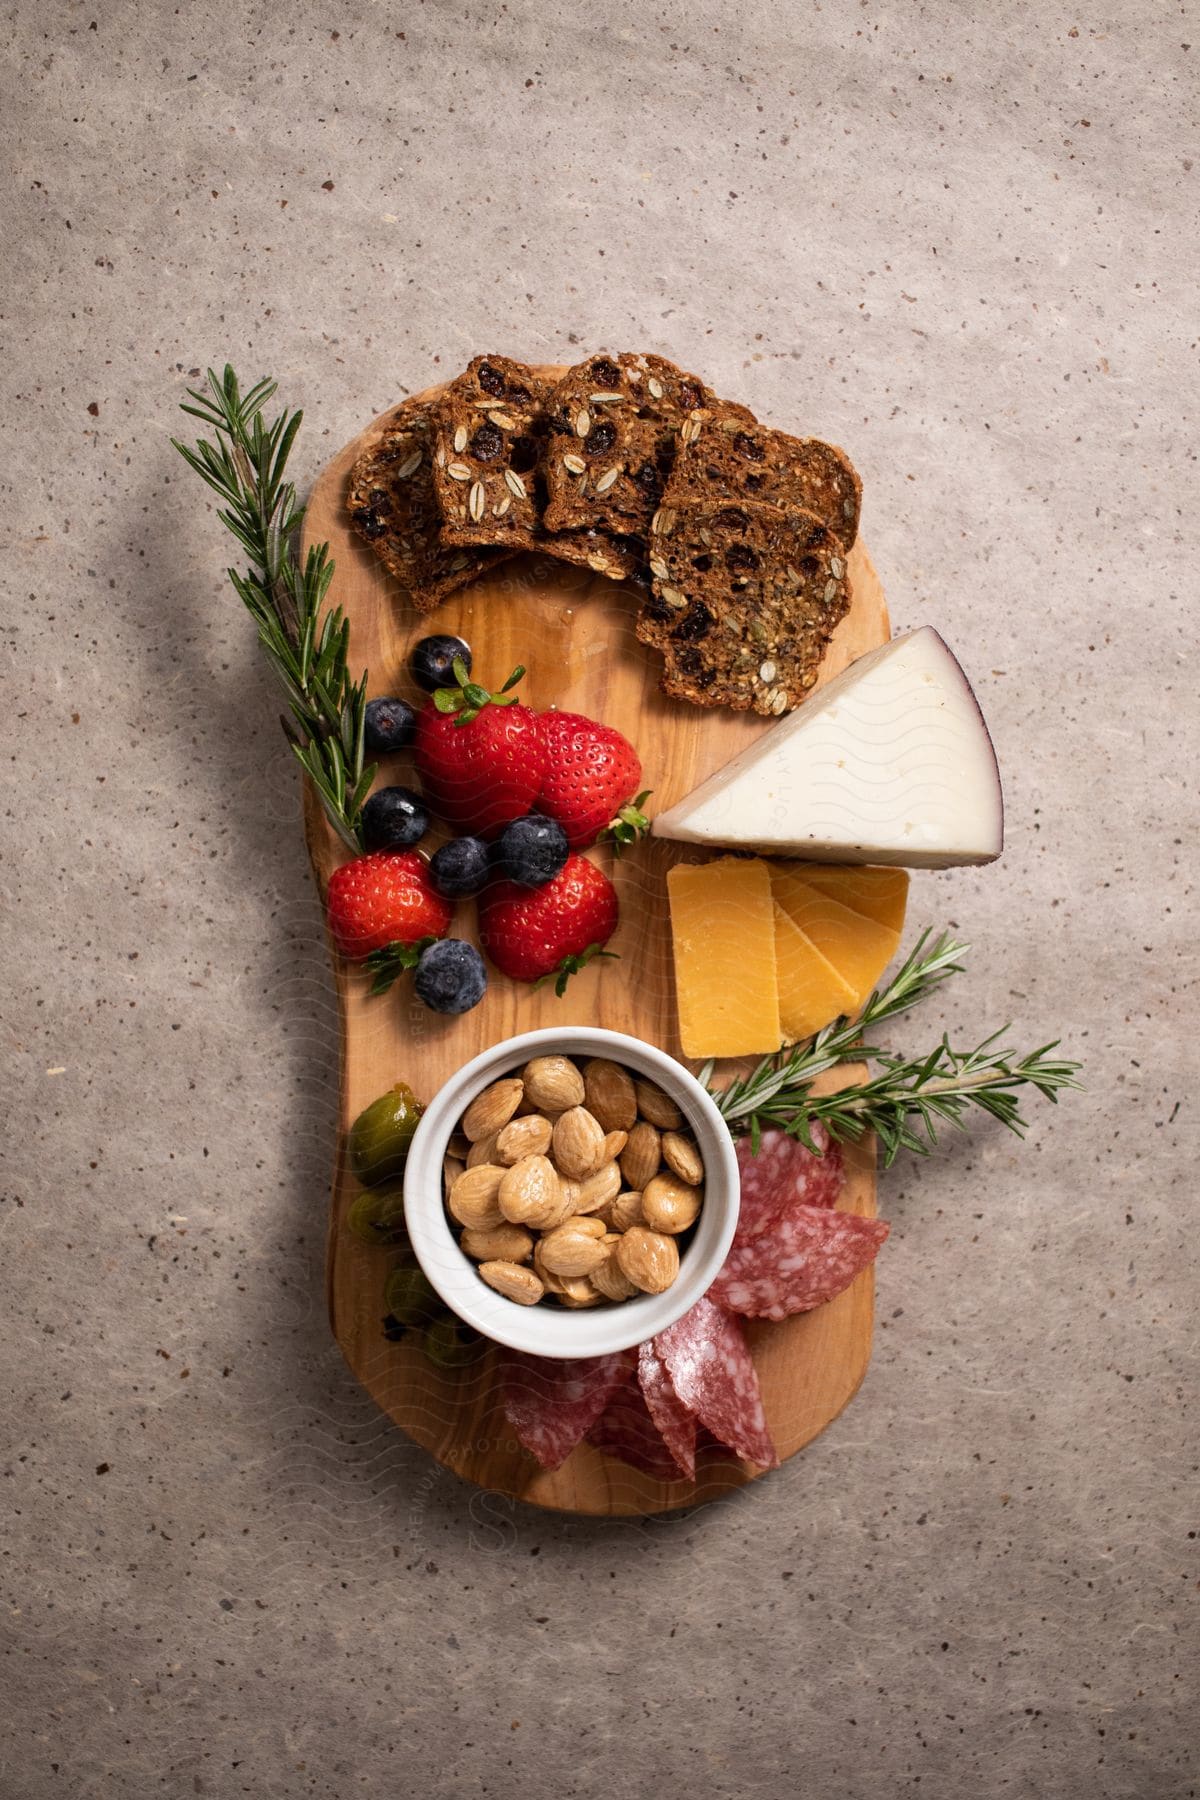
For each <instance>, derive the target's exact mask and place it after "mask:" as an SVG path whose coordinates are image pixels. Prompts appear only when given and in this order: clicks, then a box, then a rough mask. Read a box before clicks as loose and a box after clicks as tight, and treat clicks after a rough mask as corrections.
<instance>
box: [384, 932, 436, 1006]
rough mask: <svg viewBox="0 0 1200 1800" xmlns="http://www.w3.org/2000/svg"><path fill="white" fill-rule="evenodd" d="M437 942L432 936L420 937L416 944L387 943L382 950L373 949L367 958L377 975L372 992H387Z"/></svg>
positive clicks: (414, 966)
mask: <svg viewBox="0 0 1200 1800" xmlns="http://www.w3.org/2000/svg"><path fill="white" fill-rule="evenodd" d="M436 943H437V939H436V938H435V937H433V936H430V937H423V938H418V940H417V942H416V943H415V944H385V945H384V947H383V949H382V950H372V952H371V954H370V956H368V958H367V967H368V969H370V970H371V971H372V973H373V974H374V977H375V979H374V981H372V983H371V987H370V992H371V993H372V994H386V993H387V991H388V989H389V988H390V987H391V985H392V983H393V982H394V981H396V980H398V979H399V977H400V976H401V975H403V974H404V973H405V971H406V970H407V969H415V968H416V966H417V964H418V963H419V962H420V960H421V958H422V956H423V955H424V953H425V951H426V950H428V948H429V946H430V944H436Z"/></svg>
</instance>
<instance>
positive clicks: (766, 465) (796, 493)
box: [665, 409, 862, 550]
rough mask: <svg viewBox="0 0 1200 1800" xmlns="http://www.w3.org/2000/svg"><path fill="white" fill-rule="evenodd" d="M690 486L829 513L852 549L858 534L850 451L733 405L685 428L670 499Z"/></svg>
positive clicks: (857, 490)
mask: <svg viewBox="0 0 1200 1800" xmlns="http://www.w3.org/2000/svg"><path fill="white" fill-rule="evenodd" d="M688 493H693V494H704V495H705V496H707V497H708V498H710V499H715V498H717V497H718V496H719V497H721V498H724V499H727V500H756V501H766V502H767V503H768V504H770V505H772V506H782V507H784V508H785V509H792V508H795V507H800V508H801V509H802V510H803V511H805V512H810V513H816V515H817V517H818V518H819V519H822V520H824V522H825V524H826V525H827V526H828V527H829V529H830V531H832V532H833V533H834V534H835V536H837V537H840V538H841V540H842V542H843V544H844V545H845V546H846V548H847V550H848V549H849V548H850V546H851V544H852V543H853V542H854V540H855V538H856V537H857V535H858V520H859V515H860V513H861V511H862V482H861V481H860V480H859V478H858V473H857V471H856V470H855V468H854V465H853V464H852V463H851V461H850V458H849V457H848V456H847V455H846V452H845V451H844V450H839V449H838V448H837V446H836V444H826V443H823V442H822V441H821V439H820V438H797V437H789V435H788V434H787V432H786V431H773V430H771V428H770V427H769V426H766V425H759V424H752V423H748V422H746V421H744V420H742V419H738V418H735V417H733V416H732V415H731V414H730V413H729V411H728V410H727V409H726V410H724V411H716V412H713V411H701V412H697V413H694V414H693V415H692V417H691V419H690V420H689V421H688V424H687V427H686V428H685V429H684V430H683V431H682V432H681V434H680V443H679V450H678V454H677V455H676V458H675V466H674V468H673V470H672V471H671V479H670V482H669V483H668V485H667V491H666V495H665V502H666V504H667V505H668V506H670V505H671V504H672V503H673V502H674V501H676V500H679V499H682V498H683V497H684V496H685V495H686V494H688Z"/></svg>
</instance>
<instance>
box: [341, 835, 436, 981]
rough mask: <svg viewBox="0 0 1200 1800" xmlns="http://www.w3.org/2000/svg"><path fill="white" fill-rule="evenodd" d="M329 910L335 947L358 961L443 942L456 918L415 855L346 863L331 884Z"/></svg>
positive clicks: (397, 853)
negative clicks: (391, 949)
mask: <svg viewBox="0 0 1200 1800" xmlns="http://www.w3.org/2000/svg"><path fill="white" fill-rule="evenodd" d="M326 908H327V917H328V920H329V930H330V932H331V934H332V937H333V941H334V943H335V944H336V945H337V947H338V949H339V950H340V951H341V953H342V955H343V956H349V957H352V958H354V959H355V960H357V961H361V960H362V958H364V957H367V956H370V954H371V952H372V951H373V950H382V949H384V948H385V947H386V946H387V945H388V944H415V943H418V942H419V941H420V939H421V938H427V937H441V936H442V935H443V933H445V932H446V931H448V930H449V928H450V919H451V912H452V909H451V908H450V907H449V906H448V905H447V904H446V902H445V900H443V899H442V896H441V895H440V894H439V893H437V892H436V890H435V889H434V887H433V885H432V883H431V882H430V879H429V871H428V869H427V867H426V865H425V861H424V858H422V857H420V856H418V855H417V853H416V851H415V850H376V851H373V852H372V854H371V855H370V856H356V857H355V858H354V860H353V862H348V863H343V864H342V866H341V868H340V869H335V870H334V872H333V874H332V875H331V876H330V878H329V893H328V896H327V899H326Z"/></svg>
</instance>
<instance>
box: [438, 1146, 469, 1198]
mask: <svg viewBox="0 0 1200 1800" xmlns="http://www.w3.org/2000/svg"><path fill="white" fill-rule="evenodd" d="M465 1167H466V1165H465V1163H461V1162H459V1160H458V1158H457V1156H443V1158H442V1196H443V1198H444V1199H447V1200H448V1199H449V1198H450V1189H451V1188H452V1187H453V1186H454V1184H455V1182H456V1181H457V1180H458V1178H459V1176H460V1175H461V1174H462V1172H463V1169H464V1168H465Z"/></svg>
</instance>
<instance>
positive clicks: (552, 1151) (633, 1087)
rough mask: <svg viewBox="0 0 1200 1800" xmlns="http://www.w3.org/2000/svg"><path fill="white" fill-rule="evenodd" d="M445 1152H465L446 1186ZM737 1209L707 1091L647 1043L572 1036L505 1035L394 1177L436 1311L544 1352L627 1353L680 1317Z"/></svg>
mask: <svg viewBox="0 0 1200 1800" xmlns="http://www.w3.org/2000/svg"><path fill="white" fill-rule="evenodd" d="M593 1108H595V1110H593ZM667 1138H670V1140H671V1141H670V1143H669V1144H668V1145H667V1149H666V1151H664V1141H665V1140H666V1139H667ZM452 1142H453V1144H454V1145H455V1146H456V1147H458V1148H461V1146H462V1144H463V1143H464V1142H467V1143H469V1144H470V1145H471V1151H472V1153H473V1154H472V1155H471V1156H470V1159H469V1160H470V1162H471V1166H470V1167H469V1168H464V1169H463V1170H462V1171H461V1172H459V1173H458V1174H457V1175H456V1176H455V1178H454V1180H453V1181H452V1182H451V1183H450V1184H449V1187H448V1191H447V1184H446V1182H445V1181H444V1179H443V1166H444V1163H445V1159H446V1155H447V1151H448V1147H449V1146H450V1145H451V1143H452ZM631 1175H636V1176H637V1177H638V1179H639V1181H640V1183H641V1186H639V1187H634V1186H633V1184H632V1182H631V1180H630V1176H631ZM647 1193H648V1194H649V1207H647V1204H646V1195H647ZM737 1209H738V1170H737V1160H736V1157H735V1156H734V1150H733V1140H732V1138H731V1137H730V1134H729V1131H728V1128H727V1127H726V1125H725V1123H724V1121H723V1120H722V1118H721V1116H720V1114H719V1112H718V1111H717V1108H716V1106H715V1104H714V1102H713V1100H712V1098H711V1096H710V1095H709V1094H708V1093H707V1091H706V1090H705V1089H704V1088H703V1087H702V1086H701V1085H700V1083H699V1082H697V1081H696V1079H695V1077H694V1076H693V1075H691V1074H690V1073H689V1072H688V1070H687V1069H685V1068H684V1067H683V1066H682V1065H681V1064H679V1063H677V1062H675V1061H674V1059H673V1058H672V1057H669V1056H667V1055H665V1054H664V1053H663V1052H662V1051H660V1050H657V1049H655V1048H654V1047H653V1046H652V1045H649V1044H646V1043H643V1042H641V1041H640V1040H639V1039H637V1038H632V1037H626V1036H624V1035H623V1034H621V1033H618V1032H610V1031H603V1030H600V1029H591V1028H584V1027H577V1028H570V1027H568V1028H566V1029H558V1028H552V1029H549V1030H545V1031H537V1032H529V1033H526V1034H525V1035H524V1036H522V1037H517V1038H511V1039H509V1040H508V1041H507V1042H505V1043H502V1044H498V1045H496V1046H495V1047H494V1048H492V1049H490V1050H488V1051H485V1052H484V1053H483V1054H482V1055H481V1056H478V1057H476V1058H475V1060H474V1061H473V1062H471V1063H469V1064H468V1065H467V1066H466V1067H465V1068H464V1069H462V1070H460V1071H459V1073H458V1075H457V1076H455V1077H454V1078H453V1079H452V1080H451V1081H450V1082H448V1083H447V1084H446V1086H445V1087H444V1088H443V1089H442V1090H441V1092H440V1093H439V1094H437V1095H436V1096H435V1097H434V1099H433V1101H432V1102H431V1103H430V1105H429V1107H428V1108H427V1109H426V1112H425V1114H424V1116H423V1118H422V1120H421V1124H420V1126H419V1128H418V1131H417V1133H416V1135H415V1136H414V1139H413V1144H412V1148H411V1151H410V1154H409V1159H408V1166H407V1170H406V1174H405V1217H406V1221H407V1224H408V1230H409V1235H410V1237H411V1240H412V1245H413V1249H414V1251H415V1252H416V1255H417V1258H418V1260H419V1262H420V1264H421V1267H422V1268H423V1269H424V1271H425V1273H426V1275H427V1276H428V1278H429V1280H430V1281H431V1282H432V1284H433V1285H434V1287H435V1288H436V1289H437V1291H438V1293H439V1294H440V1295H441V1297H442V1299H443V1300H445V1302H446V1303H447V1305H448V1306H450V1307H451V1308H452V1309H453V1310H454V1311H455V1312H456V1313H457V1314H458V1315H459V1317H460V1318H462V1319H464V1320H465V1321H466V1322H467V1323H468V1324H470V1325H473V1326H474V1327H475V1328H476V1329H477V1330H478V1331H481V1332H482V1333H484V1335H485V1336H488V1337H490V1338H493V1339H495V1340H496V1341H497V1342H499V1343H502V1344H506V1345H508V1346H510V1347H511V1348H514V1349H519V1350H526V1351H530V1352H532V1353H534V1354H538V1355H542V1356H550V1357H565V1358H571V1357H583V1356H595V1355H600V1354H604V1353H608V1352H612V1351H616V1350H621V1349H625V1348H628V1347H629V1346H631V1345H634V1344H638V1343H641V1342H642V1341H643V1340H644V1339H646V1338H648V1337H652V1336H653V1335H654V1334H655V1333H656V1332H658V1331H662V1330H664V1329H665V1328H666V1326H667V1325H668V1324H670V1323H672V1322H673V1321H674V1320H675V1319H677V1318H679V1317H681V1316H682V1314H683V1313H685V1312H687V1311H688V1309H689V1308H690V1307H691V1306H693V1305H694V1304H695V1302H696V1301H697V1300H698V1299H699V1298H700V1296H701V1294H703V1293H704V1292H705V1290H706V1289H707V1287H708V1286H709V1284H710V1283H711V1281H712V1279H713V1277H714V1276H715V1275H716V1273H717V1270H718V1269H719V1268H720V1267H721V1264H722V1263H723V1261H724V1259H725V1256H726V1254H727V1252H728V1248H729V1244H730V1242H731V1241H732V1237H733V1232H734V1228H735V1226H736V1223H737ZM630 1233H633V1235H632V1236H630Z"/></svg>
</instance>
